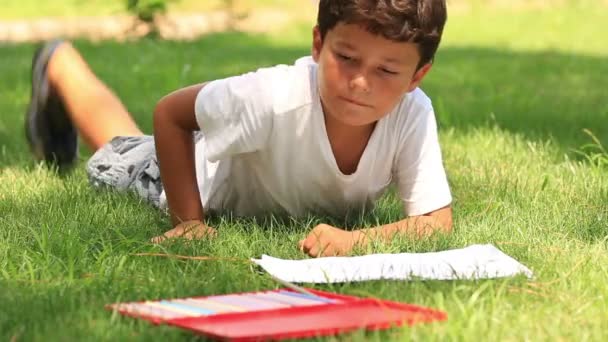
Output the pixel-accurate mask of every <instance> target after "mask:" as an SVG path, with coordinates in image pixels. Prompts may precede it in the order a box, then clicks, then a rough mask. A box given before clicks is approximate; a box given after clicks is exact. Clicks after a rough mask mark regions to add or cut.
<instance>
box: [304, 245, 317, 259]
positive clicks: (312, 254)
mask: <svg viewBox="0 0 608 342" xmlns="http://www.w3.org/2000/svg"><path fill="white" fill-rule="evenodd" d="M318 253H319V248H318V247H317V245H314V246H312V247H311V248H309V249H308V251H307V252H306V254H308V256H310V257H313V258H316V257H317V255H318Z"/></svg>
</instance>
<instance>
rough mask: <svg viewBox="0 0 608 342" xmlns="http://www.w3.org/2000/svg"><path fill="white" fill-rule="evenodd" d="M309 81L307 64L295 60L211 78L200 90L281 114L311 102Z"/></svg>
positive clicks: (308, 66) (309, 73)
mask: <svg viewBox="0 0 608 342" xmlns="http://www.w3.org/2000/svg"><path fill="white" fill-rule="evenodd" d="M311 82H312V79H311V66H310V65H308V64H307V63H302V62H301V61H300V60H298V62H296V63H295V64H294V65H284V64H281V65H275V66H272V67H263V68H259V69H257V70H255V71H251V72H248V73H245V74H242V75H238V76H233V77H228V78H225V79H220V80H216V81H212V82H210V83H209V84H208V86H206V87H205V88H207V89H206V90H204V91H206V92H208V94H212V93H213V95H214V96H216V97H218V96H219V97H223V100H224V101H236V102H238V103H241V104H242V105H244V106H247V107H253V108H258V109H262V108H263V109H266V110H270V111H273V112H275V113H281V112H285V111H289V110H291V109H294V108H297V107H301V106H303V105H306V104H309V103H311ZM214 90H215V91H214Z"/></svg>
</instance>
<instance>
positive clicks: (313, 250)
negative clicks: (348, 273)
mask: <svg viewBox="0 0 608 342" xmlns="http://www.w3.org/2000/svg"><path fill="white" fill-rule="evenodd" d="M436 231H443V232H445V233H449V232H451V231H452V207H451V206H449V205H448V206H446V207H444V208H441V209H437V210H435V211H432V212H430V213H428V214H425V215H420V216H412V217H408V218H406V219H403V220H400V221H397V222H393V223H389V224H385V225H382V226H378V227H375V228H369V229H360V230H354V231H346V230H343V229H340V228H336V227H332V226H330V225H327V224H320V225H318V226H316V227H315V228H314V229H313V230H312V231H311V232H310V233H309V234H308V236H307V237H306V238H305V239H303V240H301V241H300V242H299V247H300V249H301V250H302V251H303V252H305V253H307V254H308V255H310V256H312V257H318V256H333V255H344V254H348V253H350V252H351V251H352V249H353V248H354V247H355V246H357V245H358V246H365V245H366V244H368V243H369V242H370V241H371V240H374V239H382V240H385V241H390V240H392V239H393V238H394V237H395V235H400V234H405V235H411V236H413V237H421V236H427V235H431V234H433V233H434V232H436Z"/></svg>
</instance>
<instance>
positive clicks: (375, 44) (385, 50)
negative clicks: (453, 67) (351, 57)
mask: <svg viewBox="0 0 608 342" xmlns="http://www.w3.org/2000/svg"><path fill="white" fill-rule="evenodd" d="M328 38H330V39H331V40H332V43H333V45H334V46H336V47H338V48H344V49H348V50H357V51H366V52H370V53H374V54H375V55H380V56H381V57H382V59H384V60H385V61H387V62H390V63H404V62H408V61H411V60H412V58H414V57H416V58H418V57H419V52H418V46H417V45H416V44H415V43H411V42H397V41H394V40H390V39H388V38H386V37H384V36H382V35H377V34H373V33H371V32H369V31H368V30H367V29H366V28H365V27H364V26H361V25H357V24H344V23H339V24H338V25H336V26H335V27H334V28H333V29H331V30H330V31H329V32H328Z"/></svg>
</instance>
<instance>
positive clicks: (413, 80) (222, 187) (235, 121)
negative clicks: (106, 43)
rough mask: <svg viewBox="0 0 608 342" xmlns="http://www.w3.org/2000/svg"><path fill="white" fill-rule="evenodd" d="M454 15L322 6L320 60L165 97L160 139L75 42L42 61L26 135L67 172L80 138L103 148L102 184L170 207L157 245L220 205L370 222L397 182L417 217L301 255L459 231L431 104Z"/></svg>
mask: <svg viewBox="0 0 608 342" xmlns="http://www.w3.org/2000/svg"><path fill="white" fill-rule="evenodd" d="M445 21H446V6H445V1H444V0H321V1H320V3H319V12H318V22H317V25H316V26H315V27H314V29H313V41H312V56H311V57H304V58H301V59H299V60H298V61H296V62H295V64H294V65H290V66H286V65H279V66H275V67H270V68H263V69H259V70H257V71H255V72H251V73H247V74H243V75H240V76H235V77H230V78H226V79H221V80H215V81H211V82H206V83H202V84H197V85H193V86H190V87H187V88H184V89H180V90H177V91H175V92H173V93H171V94H169V95H167V96H165V97H164V98H163V99H161V100H160V102H158V104H157V105H156V109H155V111H154V137H151V136H146V135H144V134H143V133H142V131H141V130H140V129H139V128H138V127H137V125H136V124H135V122H134V120H133V119H132V117H131V116H130V114H129V113H128V112H127V110H126V109H125V107H124V106H123V104H122V103H121V102H120V100H119V99H118V98H117V97H116V96H115V95H114V94H113V93H112V92H111V91H110V90H109V89H108V88H107V87H106V86H105V85H104V84H103V83H102V82H101V81H100V80H99V79H98V78H97V77H96V76H95V75H94V74H93V72H92V71H91V70H90V69H89V67H88V66H87V64H86V63H85V62H84V60H83V59H82V57H81V56H80V55H79V53H78V52H77V51H76V50H75V49H74V48H73V47H72V46H71V45H70V44H69V43H66V42H61V41H54V42H50V43H47V44H46V45H45V46H43V47H42V48H41V49H39V50H38V51H37V52H36V55H35V56H34V61H33V71H32V73H33V77H32V79H33V85H32V99H31V103H30V106H29V109H28V111H27V118H26V132H27V137H28V141H29V143H30V145H31V148H32V151H34V154H35V155H36V156H37V157H38V158H39V159H41V160H45V161H46V162H48V163H51V164H54V165H56V166H58V167H59V168H60V169H66V168H69V166H71V164H73V162H74V161H75V159H76V153H77V135H78V134H80V135H81V137H82V139H83V140H84V141H85V142H86V143H87V144H88V145H89V146H90V147H91V148H92V149H93V150H94V151H96V153H95V154H94V155H93V157H92V158H91V159H90V160H89V162H88V164H87V171H88V174H89V177H90V180H91V182H92V183H93V184H94V185H105V186H110V187H113V188H117V189H121V190H124V189H129V190H133V191H135V192H136V193H138V194H139V195H141V196H142V197H143V198H145V199H146V200H148V201H149V202H151V203H152V204H154V205H155V206H157V207H160V208H162V209H168V212H169V214H170V216H171V220H172V222H173V225H174V228H173V229H171V230H169V231H167V232H166V233H164V234H163V235H162V236H159V237H156V238H154V239H153V241H154V242H160V241H162V240H164V239H167V238H174V237H184V238H202V237H205V236H213V235H215V234H216V230H215V229H214V228H212V227H210V226H208V225H207V224H206V222H205V213H207V212H212V211H213V212H220V213H221V212H224V213H226V212H229V213H232V214H234V215H237V216H255V215H267V214H269V213H272V214H288V215H292V216H300V215H304V214H307V213H313V214H322V215H332V216H337V217H340V216H344V215H346V214H347V213H349V212H361V211H364V210H368V209H369V208H370V207H371V206H372V205H373V203H374V202H375V201H376V200H377V199H378V198H379V197H380V196H381V195H382V194H383V193H384V192H385V190H386V189H387V187H388V186H389V185H390V184H391V183H394V184H395V185H396V186H397V188H398V190H399V194H400V197H401V199H402V200H403V205H404V210H405V213H406V214H407V215H408V217H407V218H405V219H403V220H401V221H398V222H394V223H389V224H386V225H383V226H379V227H375V228H371V229H360V230H352V231H346V230H342V229H340V228H337V227H332V226H330V225H327V224H321V225H318V226H317V227H315V228H314V229H313V230H312V231H311V232H310V233H309V234H308V236H307V237H306V238H305V239H304V240H302V241H300V243H299V247H300V248H301V249H302V250H303V251H304V252H305V253H307V254H309V255H310V256H321V255H323V256H326V255H342V254H347V253H349V252H350V251H351V250H352V249H353V247H355V246H356V245H360V246H363V245H365V244H366V243H368V242H369V240H370V239H375V238H381V239H386V240H390V239H392V238H393V237H394V236H395V234H402V233H406V234H411V235H412V236H414V237H415V236H420V235H426V234H430V233H433V232H434V231H437V230H441V231H444V232H449V231H450V230H451V227H452V211H451V207H450V203H451V201H452V197H451V194H450V189H449V186H448V182H447V179H446V175H445V171H444V168H443V163H442V158H441V151H440V147H439V143H438V138H437V127H436V121H435V117H434V112H433V107H432V105H431V101H430V100H429V98H428V97H427V96H426V95H425V94H424V93H423V92H422V90H420V89H419V88H418V85H419V84H420V82H421V81H422V79H423V78H424V76H425V75H426V74H427V73H428V72H429V70H430V69H431V63H432V61H433V56H434V55H435V52H436V50H437V47H438V45H439V42H440V40H441V34H442V31H443V27H444V24H445ZM203 53H204V52H203Z"/></svg>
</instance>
